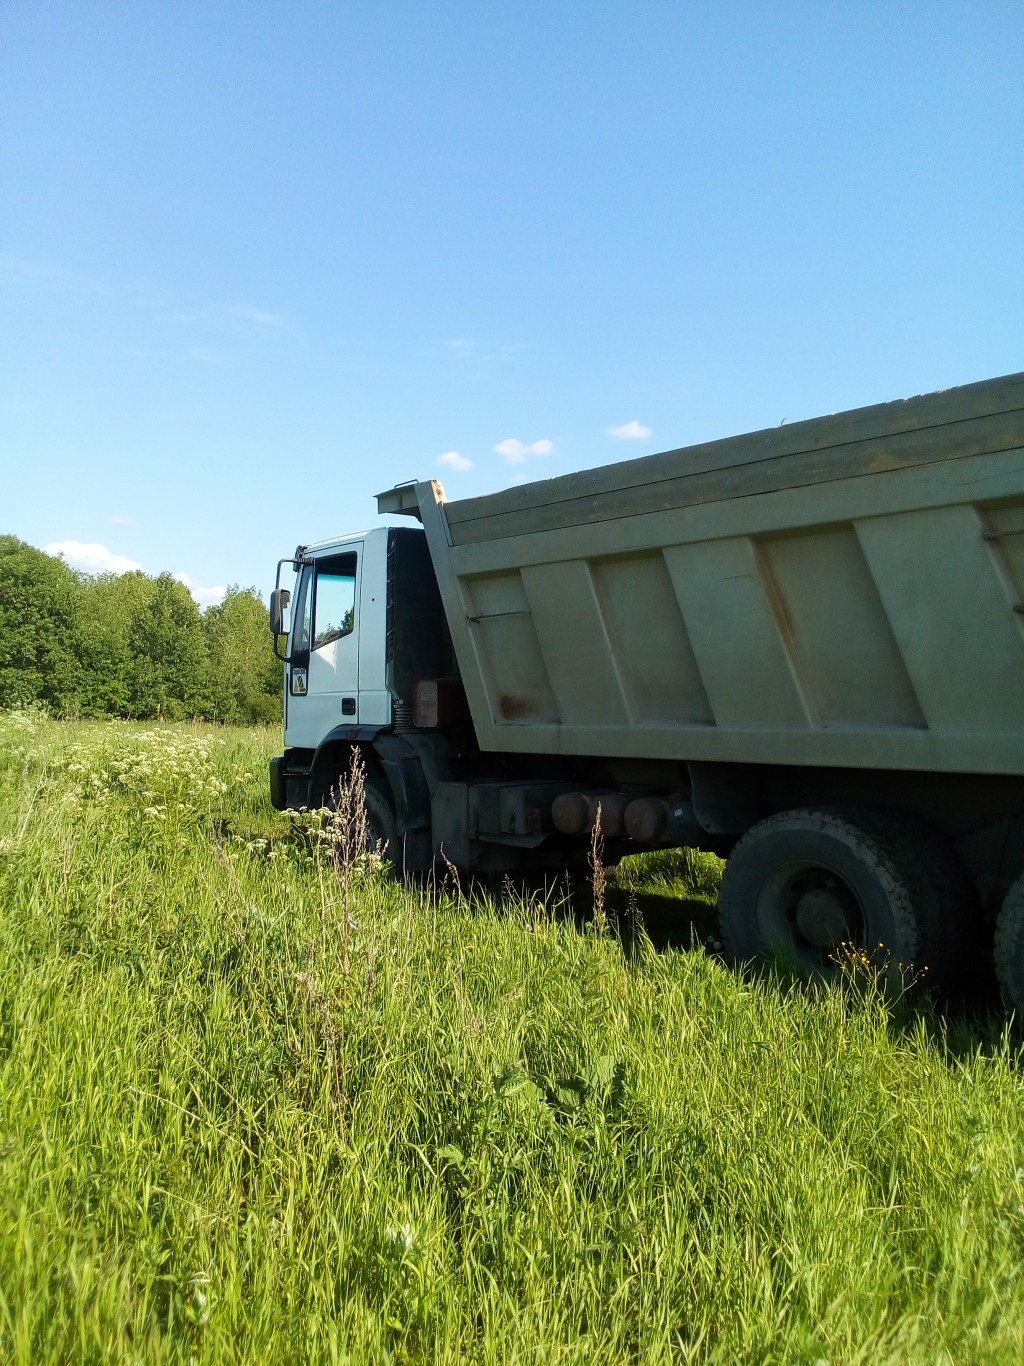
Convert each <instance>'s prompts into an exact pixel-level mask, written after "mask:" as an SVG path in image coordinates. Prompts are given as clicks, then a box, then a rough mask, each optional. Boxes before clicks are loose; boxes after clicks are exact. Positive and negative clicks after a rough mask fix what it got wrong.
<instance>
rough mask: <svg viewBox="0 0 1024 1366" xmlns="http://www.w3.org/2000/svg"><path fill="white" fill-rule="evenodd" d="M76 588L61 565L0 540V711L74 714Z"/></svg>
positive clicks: (10, 539)
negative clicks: (31, 707) (24, 707)
mask: <svg viewBox="0 0 1024 1366" xmlns="http://www.w3.org/2000/svg"><path fill="white" fill-rule="evenodd" d="M81 588H82V585H81V582H80V580H79V577H78V576H77V575H76V574H75V573H74V571H73V570H71V569H69V568H68V566H67V565H66V564H65V563H64V561H63V560H58V559H55V558H54V557H53V556H52V555H47V554H45V553H44V552H43V551H42V550H37V549H36V548H35V547H34V546H30V545H27V544H26V543H25V542H24V541H20V540H18V538H17V537H16V536H0V707H13V706H18V705H20V704H24V703H26V702H44V703H45V704H46V705H47V706H49V707H50V708H52V710H53V711H55V712H58V713H67V712H74V711H77V710H78V705H79V700H80V693H81V682H82V679H81V672H82V671H81V662H80V661H81V655H82V620H81Z"/></svg>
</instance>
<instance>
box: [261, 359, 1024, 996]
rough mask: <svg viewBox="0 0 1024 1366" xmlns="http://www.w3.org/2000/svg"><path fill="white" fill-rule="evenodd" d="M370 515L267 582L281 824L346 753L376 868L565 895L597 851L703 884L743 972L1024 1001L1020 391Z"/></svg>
mask: <svg viewBox="0 0 1024 1366" xmlns="http://www.w3.org/2000/svg"><path fill="white" fill-rule="evenodd" d="M377 506H378V512H379V513H380V514H391V515H395V517H396V520H395V521H393V522H391V523H390V524H387V525H383V526H379V527H377V528H375V529H373V530H370V531H366V532H357V533H353V534H350V535H345V536H341V537H338V538H335V539H332V540H329V541H321V542H319V543H317V544H315V545H300V546H299V547H298V548H297V549H296V551H295V554H294V555H293V556H291V557H287V558H285V559H284V560H282V561H281V562H280V563H279V565H278V578H277V587H276V588H275V590H274V593H273V596H272V599H271V627H272V630H273V631H274V632H275V637H276V639H277V645H276V646H275V648H277V649H278V652H279V654H280V656H281V657H282V659H283V660H284V678H285V683H284V693H285V725H284V741H285V749H284V753H283V754H282V755H280V756H279V757H276V758H275V759H274V760H273V761H272V763H271V778H270V786H271V796H272V800H273V802H274V804H275V805H276V806H277V807H278V808H284V807H314V806H317V805H322V804H324V803H327V802H329V801H330V800H331V798H332V793H335V792H336V791H337V790H338V785H339V783H340V782H341V781H342V779H343V776H344V775H345V773H346V771H347V770H348V768H349V766H350V763H351V760H352V756H353V753H354V752H358V753H359V754H360V755H361V756H362V760H363V764H364V768H365V775H366V777H365V799H366V809H367V815H368V822H369V827H370V830H371V832H372V835H373V837H374V838H375V839H376V841H378V843H379V845H380V846H381V847H382V848H383V850H384V851H385V854H386V857H387V859H388V860H389V862H390V864H391V865H392V867H393V868H394V869H395V870H396V871H397V872H399V873H402V874H413V873H417V872H420V873H422V872H425V871H428V870H430V869H433V868H436V867H438V866H439V865H440V864H445V865H448V866H451V867H454V868H456V869H460V870H466V871H468V872H470V873H498V874H502V873H510V874H512V873H519V872H527V871H529V870H550V871H553V872H562V873H564V872H568V873H570V874H571V873H573V872H574V871H575V870H585V869H586V865H587V859H588V851H589V849H590V845H591V841H592V839H593V836H594V828H595V824H596V826H597V830H598V832H599V834H600V837H601V840H602V843H603V850H604V858H605V860H606V862H607V863H608V864H614V863H615V862H616V861H617V860H619V859H621V858H623V857H624V856H626V855H628V854H631V853H637V852H640V851H643V850H656V849H667V848H673V847H692V848H697V849H703V850H710V851H713V852H714V853H716V854H719V855H721V856H722V857H724V858H726V859H727V863H726V867H725V872H724V875H723V880H722V886H721V894H720V900H719V914H720V918H721V926H722V939H723V942H724V944H725V947H726V949H727V950H728V952H729V953H730V954H731V956H732V957H733V958H734V959H736V960H738V961H752V962H757V961H771V960H783V961H786V962H788V963H790V964H791V965H793V966H795V967H796V968H797V969H798V970H800V971H802V972H805V973H808V974H812V975H828V974H830V973H831V972H833V971H835V970H836V964H837V960H839V959H840V958H841V957H842V955H843V953H845V952H849V951H852V952H854V953H858V954H861V955H862V956H866V957H868V958H870V959H871V960H872V961H877V962H879V964H880V970H881V971H882V972H883V974H889V973H892V972H895V971H897V970H899V971H900V972H905V971H906V970H907V969H909V970H910V971H911V972H916V973H919V974H924V973H926V972H927V973H928V974H930V976H931V979H932V980H934V981H936V982H941V981H946V982H950V981H953V980H955V978H956V975H957V973H958V972H959V971H960V970H961V968H962V965H963V963H964V962H966V961H967V959H968V958H969V956H970V952H971V946H972V945H976V944H978V943H982V944H985V943H987V945H988V952H989V953H990V954H991V953H994V955H995V959H996V962H997V967H998V972H999V977H1000V980H1001V983H1002V987H1003V990H1004V992H1005V994H1006V996H1007V998H1008V999H1009V1000H1010V1001H1011V1003H1012V1004H1013V1005H1015V1006H1017V1007H1019V1008H1024V374H1017V375H1010V376H1007V377H1004V378H1000V379H993V380H988V381H985V382H982V383H977V384H970V385H966V386H963V387H960V388H955V389H949V390H945V391H942V392H938V393H932V394H925V395H922V396H919V397H916V398H911V399H906V400H902V401H898V402H893V403H885V404H880V405H876V406H872V407H867V408H859V409H856V410H853V411H849V412H842V413H838V414H834V415H832V416H828V417H822V418H818V419H814V420H811V421H802V422H795V423H792V424H788V423H787V424H783V425H781V426H779V427H773V428H769V429H767V430H764V431H758V432H753V433H750V434H747V435H743V436H735V437H730V438H728V439H725V440H717V441H711V442H707V443H705V444H701V445H696V446H690V447H685V448H683V449H679V450H672V451H667V452H665V453H663V454H658V455H650V456H646V457H643V458H640V459H634V460H628V461H625V462H622V463H618V464H613V465H606V466H602V467H599V468H596V469H592V470H587V471H584V472H582V473H575V474H567V475H563V476H560V477H557V478H552V479H544V480H539V481H537V482H535V483H529V484H525V485H522V486H520V487H514V488H510V489H507V490H505V491H503V492H500V493H494V494H490V495H488V496H484V497H475V498H466V499H461V500H458V501H452V502H449V501H448V500H447V498H446V496H445V492H444V488H443V487H442V485H441V484H440V483H439V482H437V481H435V480H428V481H424V482H418V483H409V484H404V485H400V486H397V487H395V488H393V489H389V490H387V491H386V492H384V493H381V494H380V495H378V498H377ZM402 518H404V519H406V521H407V523H408V524H402V522H401V519H402ZM289 570H293V571H294V572H295V575H296V578H295V579H294V584H293V587H291V588H289V587H283V586H282V582H281V579H282V572H287V571H289ZM282 642H283V648H282Z"/></svg>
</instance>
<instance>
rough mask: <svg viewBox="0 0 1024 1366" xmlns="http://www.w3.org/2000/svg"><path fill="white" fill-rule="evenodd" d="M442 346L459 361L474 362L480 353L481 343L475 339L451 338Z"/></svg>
mask: <svg viewBox="0 0 1024 1366" xmlns="http://www.w3.org/2000/svg"><path fill="white" fill-rule="evenodd" d="M441 346H442V347H443V349H444V350H445V351H447V352H448V353H449V354H450V355H452V356H457V357H458V358H459V360H473V359H474V358H475V357H476V356H477V355H479V352H480V343H479V342H478V341H477V340H476V339H475V338H474V337H451V338H450V339H449V340H448V341H443V342H442V343H441Z"/></svg>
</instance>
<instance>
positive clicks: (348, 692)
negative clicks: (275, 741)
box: [284, 527, 392, 749]
mask: <svg viewBox="0 0 1024 1366" xmlns="http://www.w3.org/2000/svg"><path fill="white" fill-rule="evenodd" d="M387 545H388V529H387V527H381V528H378V529H377V530H375V531H365V532H364V531H360V532H355V533H353V534H352V535H349V536H342V537H340V538H335V539H332V540H330V541H320V542H318V543H317V544H316V545H309V546H303V547H301V548H300V552H299V553H298V554H297V555H296V566H297V576H296V583H295V590H294V595H293V597H292V600H291V621H290V630H289V633H288V650H287V656H288V661H287V663H286V664H285V732H284V739H285V744H286V745H287V746H289V748H301V749H315V748H316V746H317V745H319V744H320V742H321V741H322V740H323V738H324V736H325V735H327V734H328V733H329V732H330V731H331V730H333V729H334V728H335V727H336V726H341V725H351V726H367V725H370V726H388V725H390V724H391V720H392V707H391V704H392V699H391V694H390V692H389V691H388V686H387V679H386V677H385V640H386V635H387Z"/></svg>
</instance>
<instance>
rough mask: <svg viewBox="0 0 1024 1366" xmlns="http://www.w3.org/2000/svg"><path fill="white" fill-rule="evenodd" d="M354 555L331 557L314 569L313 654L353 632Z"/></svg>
mask: <svg viewBox="0 0 1024 1366" xmlns="http://www.w3.org/2000/svg"><path fill="white" fill-rule="evenodd" d="M356 561H357V556H356V555H355V554H348V555H332V556H331V557H330V558H329V559H323V560H319V561H318V562H317V566H316V588H315V595H314V605H313V640H312V646H313V649H314V650H319V649H320V648H321V647H322V646H324V645H330V644H331V642H332V641H335V640H340V638H341V637H342V636H347V635H350V634H351V633H352V631H354V630H355V624H356Z"/></svg>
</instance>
